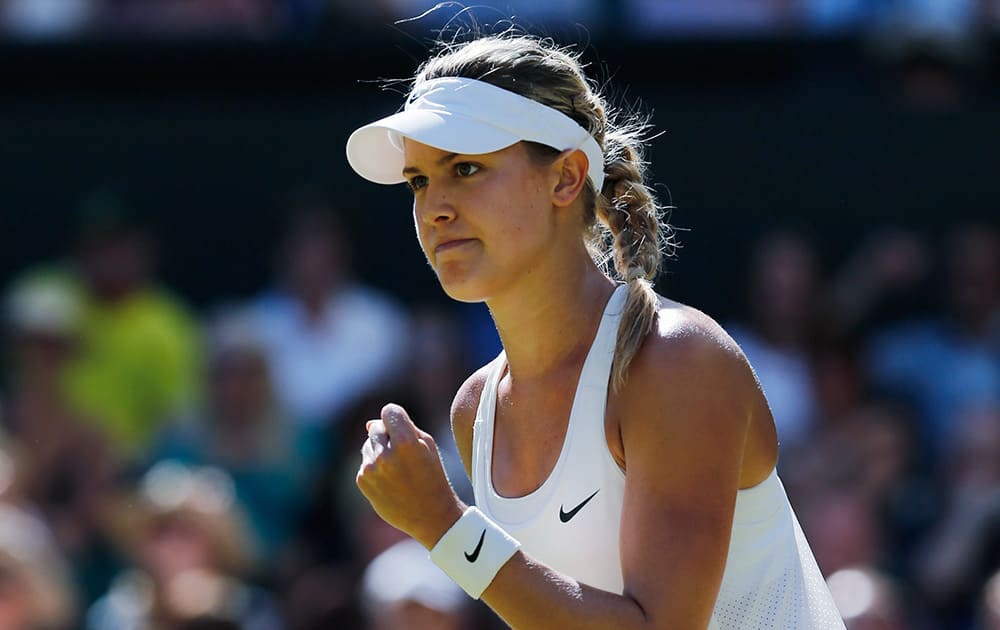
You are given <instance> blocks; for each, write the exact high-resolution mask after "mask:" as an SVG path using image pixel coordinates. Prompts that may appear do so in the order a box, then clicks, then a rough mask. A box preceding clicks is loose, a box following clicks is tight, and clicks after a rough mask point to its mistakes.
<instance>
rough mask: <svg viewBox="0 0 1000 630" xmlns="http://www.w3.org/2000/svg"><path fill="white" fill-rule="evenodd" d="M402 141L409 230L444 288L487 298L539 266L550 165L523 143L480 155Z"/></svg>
mask: <svg viewBox="0 0 1000 630" xmlns="http://www.w3.org/2000/svg"><path fill="white" fill-rule="evenodd" d="M404 146H405V164H406V167H405V168H404V170H403V174H404V175H405V176H406V179H407V181H408V182H409V185H410V188H411V189H412V190H413V195H414V199H413V218H414V222H415V224H416V228H417V236H418V238H419V239H420V245H421V247H422V248H423V250H424V254H425V255H426V256H427V261H428V262H429V263H430V265H431V267H432V268H433V269H434V272H435V273H436V274H437V276H438V280H439V281H440V282H441V286H442V287H443V288H444V290H445V292H446V293H447V294H448V295H449V296H451V297H452V298H454V299H456V300H460V301H463V302H478V301H482V300H487V299H489V298H491V297H493V296H496V295H497V294H499V293H502V292H504V291H505V290H507V289H509V288H510V287H511V286H512V285H513V284H514V283H516V282H517V281H519V280H522V279H526V278H527V277H529V276H530V275H531V274H532V273H539V269H540V267H541V265H540V263H541V261H542V259H543V258H544V256H546V254H548V253H550V248H549V247H548V244H549V243H551V242H552V237H553V231H554V230H555V229H556V224H555V221H554V213H553V211H552V210H553V206H552V200H551V191H552V189H553V187H554V186H555V185H556V183H557V182H558V175H559V173H558V170H557V169H556V168H555V167H552V168H550V167H547V166H544V165H540V164H539V163H538V161H537V160H535V159H533V158H532V156H531V155H529V153H528V150H527V148H526V146H525V145H524V144H523V143H518V144H515V145H512V146H510V147H507V148H506V149H502V150H500V151H495V152H493V153H485V154H480V155H457V154H453V153H448V152H446V151H442V150H440V149H435V148H433V147H430V146H427V145H425V144H421V143H419V142H416V141H412V140H409V139H407V140H406V141H405V143H404Z"/></svg>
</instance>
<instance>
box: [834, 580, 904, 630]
mask: <svg viewBox="0 0 1000 630" xmlns="http://www.w3.org/2000/svg"><path fill="white" fill-rule="evenodd" d="M827 584H828V585H829V586H830V593H832V594H833V599H834V601H836V602H837V610H839V611H840V613H841V614H842V615H843V616H844V623H845V624H846V626H847V630H905V629H906V628H910V627H911V625H910V621H911V620H910V619H909V618H908V617H907V615H906V607H905V603H904V599H903V593H902V589H900V587H899V585H898V584H897V583H896V582H895V580H894V579H893V578H892V576H890V575H888V574H886V573H884V572H882V571H879V570H878V569H875V568H872V567H866V566H858V567H847V568H844V569H840V570H839V571H836V572H834V573H833V575H831V576H830V577H829V578H827Z"/></svg>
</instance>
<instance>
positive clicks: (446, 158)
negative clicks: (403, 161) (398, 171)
mask: <svg viewBox="0 0 1000 630" xmlns="http://www.w3.org/2000/svg"><path fill="white" fill-rule="evenodd" d="M458 156H459V154H458V153H445V154H444V155H442V156H441V157H439V158H438V159H437V160H435V161H434V163H435V165H437V166H441V165H442V164H446V163H448V162H450V161H452V160H454V159H455V158H457V157H458ZM419 172H420V169H419V168H417V167H416V166H406V167H404V168H403V175H410V174H412V173H419Z"/></svg>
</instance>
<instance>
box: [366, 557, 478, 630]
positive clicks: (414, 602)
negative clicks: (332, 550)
mask: <svg viewBox="0 0 1000 630" xmlns="http://www.w3.org/2000/svg"><path fill="white" fill-rule="evenodd" d="M360 597H361V608H362V610H363V611H364V617H365V620H366V622H367V626H366V628H367V630H401V629H403V628H405V629H406V630H471V628H472V626H470V625H469V624H470V621H471V620H472V615H471V611H472V606H471V603H472V600H470V599H469V598H468V596H466V594H465V592H464V591H463V590H462V589H461V588H460V587H459V586H458V585H457V584H455V582H454V581H453V580H452V579H451V578H450V577H448V575H447V574H446V573H445V572H444V571H442V570H441V569H439V568H438V566H437V565H436V564H434V563H433V562H431V559H430V556H428V555H427V550H426V549H424V547H423V545H421V544H420V543H418V542H417V541H415V540H413V539H412V538H406V539H404V540H401V541H400V542H398V543H396V544H394V545H392V546H391V547H389V548H388V549H386V550H385V551H383V552H381V553H380V554H379V555H378V556H376V557H375V558H374V559H373V560H372V561H371V562H370V563H369V564H368V565H367V567H365V571H364V575H363V577H362V586H361V595H360Z"/></svg>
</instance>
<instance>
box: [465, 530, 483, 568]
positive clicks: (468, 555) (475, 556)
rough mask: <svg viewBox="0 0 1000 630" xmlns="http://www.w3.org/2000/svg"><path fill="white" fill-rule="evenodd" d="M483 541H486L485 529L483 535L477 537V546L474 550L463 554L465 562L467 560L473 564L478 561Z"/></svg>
mask: <svg viewBox="0 0 1000 630" xmlns="http://www.w3.org/2000/svg"><path fill="white" fill-rule="evenodd" d="M484 540H486V530H485V529H484V530H483V533H482V534H480V535H479V544H478V545H476V548H475V549H473V550H472V553H469V552H468V551H466V552H465V559H466V560H468V561H469V562H475V561H476V560H478V559H479V550H480V549H482V548H483V541H484Z"/></svg>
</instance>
